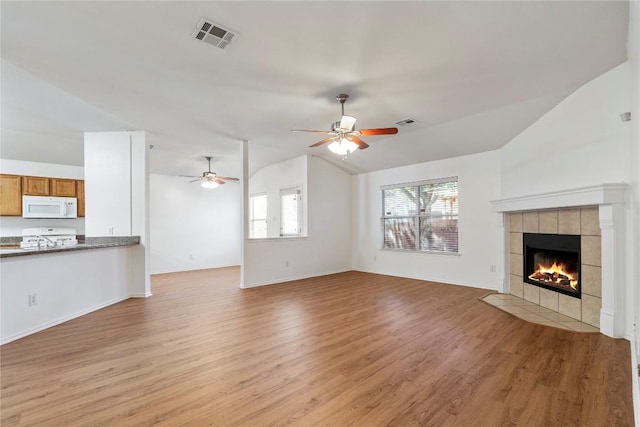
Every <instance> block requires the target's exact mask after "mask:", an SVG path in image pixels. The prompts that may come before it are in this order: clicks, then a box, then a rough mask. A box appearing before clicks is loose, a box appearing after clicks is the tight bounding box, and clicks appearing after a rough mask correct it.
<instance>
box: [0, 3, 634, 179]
mask: <svg viewBox="0 0 640 427" xmlns="http://www.w3.org/2000/svg"><path fill="white" fill-rule="evenodd" d="M628 6H629V5H628V2H617V1H604V2H596V1H568V2H559V1H548V2H547V1H532V2H527V1H513V2H504V1H500V2H456V1H448V2H421V1H412V2H401V1H372V2H368V1H356V2H345V1H340V2H329V1H320V2H314V1H298V2H290V1H286V2H272V1H257V2H252V1H233V2H232V1H228V2H217V1H209V2H206V1H203V2H191V1H175V2H168V1H157V2H154V1H131V2H127V1H113V2H58V1H46V2H25V1H17V2H13V1H2V2H1V4H0V7H1V37H2V39H1V42H2V46H1V56H2V70H1V71H2V76H1V77H2V81H1V83H2V111H1V114H2V117H1V118H2V123H1V126H2V128H1V130H2V134H1V136H2V146H1V147H0V149H1V150H2V151H1V153H0V155H1V157H2V158H9V159H20V160H30V161H40V162H48V163H61V164H74V165H82V163H83V153H82V132H84V131H107V130H123V129H134V130H145V131H147V132H148V133H149V137H148V138H149V142H150V144H153V145H154V148H153V150H152V151H151V155H150V156H151V171H152V172H154V173H164V174H169V175H174V174H193V173H199V172H201V171H202V170H204V169H205V166H206V161H205V160H203V159H202V157H201V156H205V155H212V156H214V161H213V166H216V169H217V170H218V171H219V172H220V173H222V174H225V175H231V174H239V173H240V171H239V168H240V161H239V146H240V142H239V141H241V140H243V139H246V140H248V141H249V142H250V165H251V169H252V170H254V171H255V170H256V169H258V168H260V167H263V166H266V165H268V164H270V163H273V162H276V161H281V160H286V159H289V158H293V157H296V156H299V155H303V154H313V155H317V156H321V157H324V158H326V159H327V160H329V161H332V162H334V163H335V164H337V165H339V166H340V167H341V168H343V169H345V170H347V171H349V172H350V173H359V172H365V171H372V170H379V169H385V168H390V167H396V166H401V165H406V164H411V163H417V162H424V161H429V160H437V159H442V158H447V157H454V156H459V155H464V154H470V153H477V152H482V151H487V150H493V149H497V148H500V147H502V146H503V145H504V144H506V143H507V142H508V141H510V140H511V139H512V138H513V137H514V136H516V135H517V134H518V133H520V132H521V131H523V130H524V129H525V128H527V127H528V126H529V125H531V124H532V123H533V122H535V121H536V120H537V119H538V118H539V117H540V116H541V115H543V114H544V113H545V112H547V111H548V110H549V109H551V108H552V107H553V106H554V105H556V104H557V103H558V102H559V101H560V100H562V99H563V98H564V97H566V96H567V95H568V94H569V93H571V92H573V91H574V90H576V89H577V88H578V87H580V86H581V85H583V84H584V83H586V82H587V81H589V80H591V79H593V78H594V77H596V76H598V75H600V74H602V73H604V72H606V71H607V70H609V69H611V68H613V67H614V66H616V65H618V64H620V63H622V62H624V61H625V60H626V39H627V26H628ZM201 17H206V18H208V19H210V20H211V21H214V22H215V23H217V24H219V25H221V26H224V27H226V28H228V29H231V30H233V31H235V32H237V33H238V37H236V38H235V39H234V40H233V41H232V43H231V44H230V45H229V46H227V47H226V48H225V49H219V48H216V47H214V46H211V45H209V44H206V43H203V42H200V41H198V40H195V39H194V38H192V32H193V30H194V28H195V27H196V24H197V23H198V21H199V20H200V18H201ZM342 92H344V93H348V94H349V95H350V96H351V97H350V99H349V101H348V102H347V104H346V105H345V110H346V113H347V114H350V115H353V116H355V117H357V118H358V122H357V124H356V126H357V127H358V128H370V127H389V126H394V122H397V121H399V120H402V119H406V118H412V119H414V120H416V123H414V124H412V125H408V126H404V127H401V128H400V131H399V134H398V135H395V136H377V137H375V136H374V137H368V138H363V139H365V140H366V141H367V142H368V143H369V144H370V145H371V147H370V148H369V149H367V150H358V151H356V152H355V153H353V154H352V155H350V156H349V158H348V159H346V160H342V159H340V158H339V157H338V156H336V155H334V154H331V153H330V152H329V151H328V150H327V149H326V148H325V147H319V148H308V146H309V145H310V144H312V143H314V142H316V141H318V140H319V139H322V137H321V136H320V137H318V135H314V134H307V133H292V132H290V130H291V129H321V130H322V129H326V130H328V129H329V128H330V126H331V123H332V122H334V121H336V120H339V119H340V116H341V114H340V106H339V104H338V103H337V102H336V100H335V96H336V95H337V94H338V93H342Z"/></svg>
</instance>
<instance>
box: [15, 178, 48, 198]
mask: <svg viewBox="0 0 640 427" xmlns="http://www.w3.org/2000/svg"><path fill="white" fill-rule="evenodd" d="M22 194H24V195H25V196H49V195H50V193H49V178H47V177H44V176H23V177H22Z"/></svg>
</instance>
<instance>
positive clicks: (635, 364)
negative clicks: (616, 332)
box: [629, 335, 640, 427]
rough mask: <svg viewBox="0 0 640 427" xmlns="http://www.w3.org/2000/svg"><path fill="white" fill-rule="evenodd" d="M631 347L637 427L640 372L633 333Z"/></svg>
mask: <svg viewBox="0 0 640 427" xmlns="http://www.w3.org/2000/svg"><path fill="white" fill-rule="evenodd" d="M629 343H630V347H631V389H632V396H633V415H634V419H635V424H636V427H640V375H638V374H640V373H639V372H638V363H640V360H638V347H637V346H636V342H635V340H634V337H633V335H632V336H631V339H630V340H629Z"/></svg>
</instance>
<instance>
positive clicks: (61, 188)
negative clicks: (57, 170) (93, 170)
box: [50, 178, 76, 197]
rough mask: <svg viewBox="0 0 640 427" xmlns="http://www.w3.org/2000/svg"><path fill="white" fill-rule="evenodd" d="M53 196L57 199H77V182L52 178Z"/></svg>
mask: <svg viewBox="0 0 640 427" xmlns="http://www.w3.org/2000/svg"><path fill="white" fill-rule="evenodd" d="M50 183H51V193H50V194H51V195H52V196H55V197H76V180H75V179H64V178H50Z"/></svg>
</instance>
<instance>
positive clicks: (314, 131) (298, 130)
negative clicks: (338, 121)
mask: <svg viewBox="0 0 640 427" xmlns="http://www.w3.org/2000/svg"><path fill="white" fill-rule="evenodd" d="M291 132H313V133H335V132H334V131H331V130H308V129H293V130H292V131H291Z"/></svg>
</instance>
